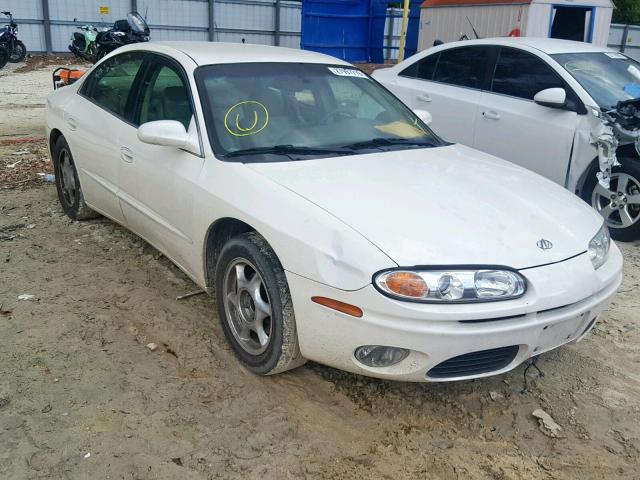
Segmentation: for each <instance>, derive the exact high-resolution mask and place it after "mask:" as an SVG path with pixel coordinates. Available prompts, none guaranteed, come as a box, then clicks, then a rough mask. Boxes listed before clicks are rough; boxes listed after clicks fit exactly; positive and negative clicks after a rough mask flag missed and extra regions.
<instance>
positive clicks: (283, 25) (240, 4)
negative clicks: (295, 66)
mask: <svg viewBox="0 0 640 480" xmlns="http://www.w3.org/2000/svg"><path fill="white" fill-rule="evenodd" d="M48 1H49V15H50V19H51V43H52V50H53V51H54V52H66V51H68V50H67V46H68V45H69V38H70V37H71V33H72V32H73V31H74V30H75V29H76V27H77V26H80V25H84V24H92V25H96V26H111V25H113V22H114V21H115V20H118V19H121V18H124V17H125V16H126V14H127V13H128V12H129V11H131V9H132V0H64V1H63V0H48ZM137 5H138V11H139V12H140V13H141V14H142V15H145V13H146V15H147V22H148V23H149V26H150V28H151V38H152V40H208V39H209V2H208V1H207V0H137ZM100 6H108V7H109V14H108V15H101V14H100V11H99V7H100ZM0 7H1V8H2V9H5V8H6V9H8V10H11V11H12V12H13V14H14V17H15V19H16V21H17V22H18V24H19V35H20V36H21V37H22V39H23V41H24V42H25V44H26V45H27V49H28V50H29V51H31V52H39V51H45V50H46V44H45V32H44V21H43V13H42V0H0ZM300 10H301V4H300V2H291V1H286V0H283V1H281V2H280V45H282V46H286V47H291V48H300V21H301V12H300ZM275 12H276V7H275V0H215V5H214V31H215V34H214V39H215V40H219V41H230V42H241V41H242V40H243V39H244V40H245V41H246V42H247V43H259V44H266V45H274V44H275V38H276V35H275V14H276V13H275ZM74 20H75V21H74ZM1 23H2V19H1V18H0V24H1Z"/></svg>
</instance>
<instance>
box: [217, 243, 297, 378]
mask: <svg viewBox="0 0 640 480" xmlns="http://www.w3.org/2000/svg"><path fill="white" fill-rule="evenodd" d="M215 278H216V301H217V305H218V316H219V318H220V323H221V325H222V329H223V331H224V333H225V336H226V337H227V340H228V341H229V343H230V344H231V347H232V348H233V351H234V353H235V354H236V356H237V357H238V359H240V361H241V362H242V363H243V364H244V365H245V366H246V367H247V368H248V369H249V370H251V371H252V372H254V373H257V374H260V375H271V374H274V373H280V372H284V371H285V370H290V369H292V368H295V367H298V366H300V365H302V364H303V363H305V361H306V360H305V359H304V358H303V357H302V356H301V354H300V349H299V347H298V335H297V331H296V319H295V316H294V312H293V305H292V303H291V294H290V293H289V287H288V285H287V279H286V277H285V274H284V270H283V269H282V266H281V265H280V262H279V261H278V259H277V257H276V255H275V253H274V252H273V250H272V249H271V247H270V246H269V244H268V243H267V242H266V241H265V240H264V238H262V237H261V236H260V235H259V234H257V233H255V232H251V233H246V234H243V235H240V236H238V237H235V238H232V239H231V240H229V241H228V242H227V244H226V245H225V246H224V248H223V249H222V251H221V252H220V256H219V259H218V262H217V265H216V272H215Z"/></svg>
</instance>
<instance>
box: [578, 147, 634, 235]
mask: <svg viewBox="0 0 640 480" xmlns="http://www.w3.org/2000/svg"><path fill="white" fill-rule="evenodd" d="M620 163H621V164H622V166H620V167H615V168H614V169H613V170H612V172H611V181H610V185H609V189H608V190H607V189H606V188H604V187H603V186H602V185H600V183H599V182H598V180H597V178H596V177H595V175H593V176H592V178H590V179H589V181H588V183H587V185H585V187H586V188H585V189H584V192H585V194H584V196H585V198H584V199H585V200H586V201H587V202H589V203H590V204H591V206H592V207H593V208H595V209H596V210H597V211H598V212H599V213H600V214H601V215H602V217H603V218H604V219H605V222H606V224H607V227H609V231H610V232H611V236H612V237H613V238H614V239H615V240H620V241H623V242H630V241H633V240H637V239H638V238H640V161H637V160H635V159H632V158H622V159H620Z"/></svg>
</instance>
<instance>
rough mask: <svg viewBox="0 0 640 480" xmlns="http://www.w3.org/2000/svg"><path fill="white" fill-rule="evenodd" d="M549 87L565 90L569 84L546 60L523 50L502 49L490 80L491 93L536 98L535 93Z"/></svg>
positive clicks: (529, 98)
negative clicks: (566, 83) (566, 84)
mask: <svg viewBox="0 0 640 480" xmlns="http://www.w3.org/2000/svg"><path fill="white" fill-rule="evenodd" d="M547 88H565V89H566V86H565V83H564V81H563V80H562V78H560V76H558V74H557V73H556V72H555V71H554V70H553V69H552V68H551V67H550V66H549V65H547V63H546V62H544V61H543V60H542V59H540V58H538V57H536V56H535V55H532V54H530V53H528V52H524V51H522V50H516V49H513V48H502V49H501V50H500V56H499V57H498V62H497V64H496V69H495V73H494V74H493V81H492V83H491V91H492V92H494V93H500V94H503V95H509V96H512V97H518V98H524V99H526V100H533V97H534V96H535V95H536V93H538V92H539V91H541V90H545V89H547Z"/></svg>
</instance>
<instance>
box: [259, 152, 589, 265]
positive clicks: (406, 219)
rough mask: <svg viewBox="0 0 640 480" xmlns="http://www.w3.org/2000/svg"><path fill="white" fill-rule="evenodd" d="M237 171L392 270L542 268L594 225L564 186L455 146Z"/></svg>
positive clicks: (580, 244)
mask: <svg viewBox="0 0 640 480" xmlns="http://www.w3.org/2000/svg"><path fill="white" fill-rule="evenodd" d="M246 165H247V167H248V168H251V169H252V170H254V171H256V172H258V173H260V174H262V175H264V176H265V177H268V178H269V179H271V180H272V181H274V182H277V183H278V184H280V185H282V186H283V187H285V188H287V189H289V190H291V191H293V192H295V193H296V194H298V195H300V196H302V197H304V198H306V199H307V200H309V201H310V202H313V203H314V204H316V205H317V206H319V207H320V208H322V209H324V210H326V211H328V212H329V213H331V214H332V215H334V216H335V217H337V218H339V219H340V220H342V221H343V222H344V223H346V224H347V225H349V226H350V227H351V228H353V229H355V230H356V231H358V232H359V233H360V234H362V235H363V236H364V237H366V238H367V239H368V240H369V241H371V242H372V243H373V244H375V245H376V246H377V247H378V248H380V249H381V250H382V251H383V252H385V253H386V254H387V255H388V256H389V257H390V258H391V259H392V260H393V261H395V262H396V263H397V264H398V265H400V266H414V265H503V266H508V267H512V268H517V269H522V268H527V267H532V266H538V265H544V264H547V263H552V262H558V261H561V260H565V259H567V258H569V257H572V256H574V255H577V254H580V253H583V252H584V251H585V250H586V249H587V246H588V243H589V240H590V239H591V238H592V237H593V236H594V235H595V233H596V232H597V231H598V229H599V228H600V226H601V225H602V219H601V218H600V217H599V215H598V214H597V213H595V211H593V210H592V209H591V208H589V207H588V206H587V205H586V204H585V203H584V202H582V201H581V200H580V199H578V197H576V196H575V195H573V194H571V193H570V192H568V191H567V190H565V189H564V188H562V187H560V186H558V185H556V184H554V183H552V182H551V181H549V180H547V179H545V178H543V177H541V176H539V175H537V174H535V173H533V172H530V171H528V170H525V169H523V168H521V167H518V166H516V165H514V164H512V163H509V162H506V161H504V160H500V159H497V158H495V157H492V156H490V155H487V154H484V153H481V152H478V151H476V150H473V149H471V148H468V147H464V146H461V145H452V146H446V147H438V148H427V149H415V150H401V151H391V152H380V153H373V154H363V155H352V156H342V157H334V158H322V159H314V160H304V161H291V162H276V163H248V164H246ZM283 215H285V216H286V212H283ZM542 239H545V240H548V241H549V242H550V243H545V244H544V245H542V246H543V247H545V248H544V249H543V248H540V247H539V246H538V244H539V243H540V240H542ZM546 247H550V248H546Z"/></svg>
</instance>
